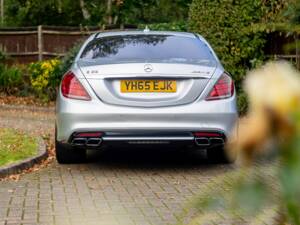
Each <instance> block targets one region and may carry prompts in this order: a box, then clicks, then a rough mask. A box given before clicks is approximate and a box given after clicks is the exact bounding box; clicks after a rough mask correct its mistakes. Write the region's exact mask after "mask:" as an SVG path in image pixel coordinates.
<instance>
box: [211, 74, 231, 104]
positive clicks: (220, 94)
mask: <svg viewBox="0 0 300 225" xmlns="http://www.w3.org/2000/svg"><path fill="white" fill-rule="evenodd" d="M233 94H234V83H233V80H232V78H231V77H230V76H229V75H228V74H226V73H223V75H222V76H221V77H220V79H219V80H218V82H217V83H216V84H215V86H214V87H213V89H212V90H211V92H210V93H209V95H208V96H207V97H206V100H208V101H212V100H219V99H225V98H230V97H231V96H233Z"/></svg>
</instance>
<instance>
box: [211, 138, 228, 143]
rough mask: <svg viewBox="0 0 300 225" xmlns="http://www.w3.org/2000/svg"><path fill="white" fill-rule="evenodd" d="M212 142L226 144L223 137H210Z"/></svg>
mask: <svg viewBox="0 0 300 225" xmlns="http://www.w3.org/2000/svg"><path fill="white" fill-rule="evenodd" d="M209 140H210V143H211V144H212V145H224V144H225V141H224V139H223V138H210V139H209Z"/></svg>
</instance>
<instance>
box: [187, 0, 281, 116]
mask: <svg viewBox="0 0 300 225" xmlns="http://www.w3.org/2000/svg"><path fill="white" fill-rule="evenodd" d="M283 2H284V0H270V1H261V0H241V1H235V0H224V1H222V2H221V3H220V1H219V0H194V1H193V2H192V4H191V6H190V13H189V28H190V30H191V31H193V32H197V33H200V34H201V35H202V36H204V37H205V38H206V39H207V40H208V41H209V42H210V44H211V45H212V47H213V48H214V50H215V51H216V53H217V54H218V56H219V57H220V60H221V61H222V63H223V65H224V67H225V69H226V70H228V71H229V73H231V74H232V76H233V78H234V80H235V83H236V86H237V90H238V93H242V91H241V87H242V81H243V79H244V76H245V73H246V71H247V70H249V69H252V68H254V67H255V66H256V65H258V64H261V62H262V61H263V60H264V59H265V58H264V52H263V47H264V45H265V43H266V32H264V31H257V32H254V31H253V30H251V29H250V27H251V26H252V25H253V24H255V23H267V22H273V21H274V20H275V18H276V17H277V14H279V12H280V11H281V9H282V5H283ZM239 102H244V101H239ZM243 109H245V107H244V106H243V107H242V108H240V110H243ZM241 112H242V113H243V111H241Z"/></svg>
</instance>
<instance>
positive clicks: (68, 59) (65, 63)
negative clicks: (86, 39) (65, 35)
mask: <svg viewBox="0 0 300 225" xmlns="http://www.w3.org/2000/svg"><path fill="white" fill-rule="evenodd" d="M82 42H83V41H79V42H77V43H76V44H75V45H74V46H73V47H72V48H71V49H70V50H69V51H68V52H67V54H66V55H65V56H64V57H63V58H62V61H61V64H60V70H61V74H65V73H66V72H67V71H68V70H69V69H70V67H71V66H72V64H73V62H74V60H75V57H76V55H77V53H78V51H79V50H80V47H81V45H82Z"/></svg>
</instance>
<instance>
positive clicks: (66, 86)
mask: <svg viewBox="0 0 300 225" xmlns="http://www.w3.org/2000/svg"><path fill="white" fill-rule="evenodd" d="M56 110H57V111H56V116H57V117H56V136H55V138H56V154H57V160H58V162H59V163H76V162H80V161H83V160H84V159H85V157H86V150H89V149H95V150H103V149H108V147H110V146H122V147H126V146H130V147H151V148H153V150H155V147H156V146H163V147H172V148H180V149H186V150H188V149H192V150H193V149H195V150H197V149H205V150H206V151H207V156H208V158H209V159H211V160H214V161H219V162H221V161H223V162H228V161H229V158H228V157H227V156H226V154H225V152H224V144H225V143H226V140H227V138H228V136H229V135H230V134H232V132H235V131H234V127H235V126H234V125H235V122H236V120H237V116H238V115H237V107H236V94H235V88H234V82H233V80H232V78H231V76H230V75H229V74H228V73H227V72H226V71H224V68H223V67H222V65H221V63H220V61H219V60H218V58H217V56H216V54H215V53H214V51H213V49H212V48H211V47H210V45H209V44H208V42H207V41H206V40H205V39H204V38H203V37H201V36H200V35H198V34H193V33H181V32H156V31H149V30H145V31H123V32H102V33H97V34H94V35H92V36H90V37H89V38H88V40H86V42H85V43H84V44H83V46H82V47H81V49H80V51H79V53H78V55H77V57H76V59H75V61H74V63H73V65H72V67H71V68H70V70H69V72H67V73H66V74H65V75H64V76H63V78H62V81H61V85H60V88H59V92H58V96H57V107H56Z"/></svg>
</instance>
